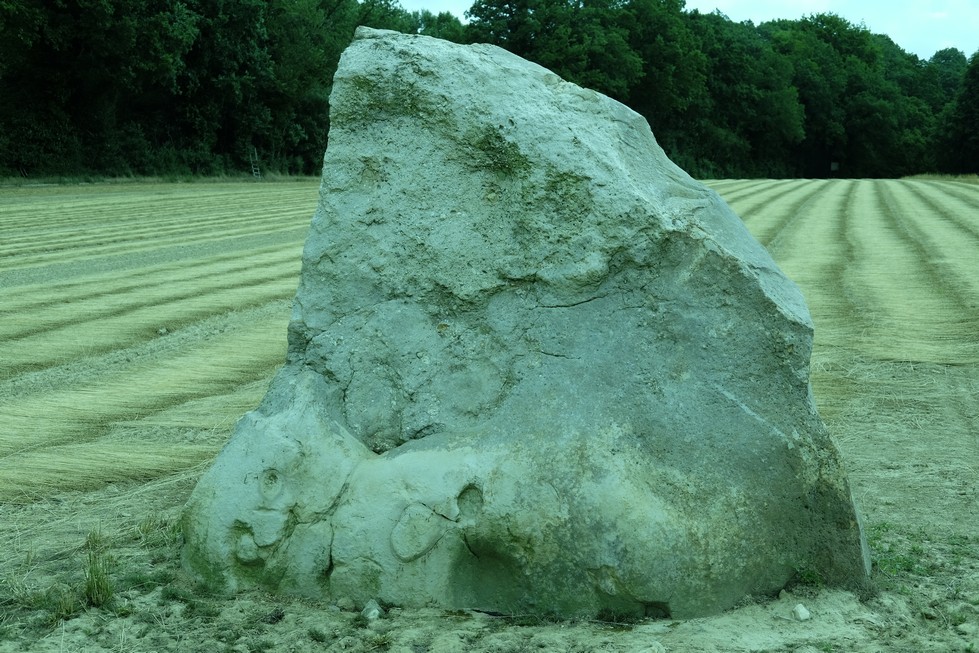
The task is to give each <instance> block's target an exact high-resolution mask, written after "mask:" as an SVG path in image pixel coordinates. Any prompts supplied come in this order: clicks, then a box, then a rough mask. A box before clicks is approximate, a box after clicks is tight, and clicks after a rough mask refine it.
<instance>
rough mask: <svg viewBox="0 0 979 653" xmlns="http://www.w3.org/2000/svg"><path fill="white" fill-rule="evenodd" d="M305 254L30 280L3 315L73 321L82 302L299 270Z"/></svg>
mask: <svg viewBox="0 0 979 653" xmlns="http://www.w3.org/2000/svg"><path fill="white" fill-rule="evenodd" d="M301 255H302V245H301V244H300V243H295V244H289V245H285V246H278V247H267V248H261V249H250V250H239V251H234V252H231V253H225V254H218V255H215V256H211V257H208V258H200V259H196V260H195V261H193V262H192V263H191V264H189V265H188V263H187V262H186V261H180V262H177V263H166V264H163V265H154V266H146V267H143V268H140V269H137V270H124V271H120V272H113V273H110V274H92V275H88V276H83V277H81V278H80V279H77V280H71V281H66V282H60V283H59V282H50V283H41V284H29V285H25V286H21V287H17V288H11V289H9V290H6V291H5V293H4V294H5V299H4V302H3V304H2V305H0V315H4V314H8V315H17V314H28V313H29V314H30V316H31V321H32V322H33V323H34V324H36V325H37V327H38V328H44V327H45V326H48V325H51V326H58V325H59V324H61V322H60V321H59V320H60V318H50V317H47V316H46V315H45V311H44V309H47V308H52V307H54V308H58V309H63V310H65V311H68V312H70V313H71V315H72V319H73V320H77V319H79V318H81V317H82V316H83V315H84V308H83V303H84V302H85V301H87V300H92V299H99V298H104V297H109V296H111V295H118V294H122V293H131V292H132V293H146V292H153V289H154V288H155V287H157V286H161V285H169V284H181V283H186V282H188V281H193V280H196V279H199V280H202V281H203V280H207V279H208V277H219V276H221V275H225V276H229V277H231V276H233V275H237V274H241V273H248V272H249V271H250V270H253V269H254V268H259V267H260V268H263V269H265V268H271V267H275V266H278V265H280V264H283V263H286V262H287V261H292V262H294V263H295V264H296V267H297V269H298V267H299V259H300V257H301ZM8 326H9V325H7V324H4V323H0V338H7V337H15V336H17V335H18V332H16V331H13V330H9V329H8V328H7V327H8Z"/></svg>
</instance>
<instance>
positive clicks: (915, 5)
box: [400, 0, 979, 59]
mask: <svg viewBox="0 0 979 653" xmlns="http://www.w3.org/2000/svg"><path fill="white" fill-rule="evenodd" d="M400 2H401V6H403V7H404V8H405V9H407V10H408V11H417V10H420V9H428V10H429V11H431V12H433V13H436V14H437V13H439V12H442V11H449V12H452V13H453V14H455V15H457V16H459V17H460V18H462V17H463V13H464V12H465V11H466V9H468V8H469V7H471V6H472V2H471V0H400ZM687 9H698V10H700V11H701V12H702V13H710V12H712V11H714V10H715V9H720V10H721V12H722V13H724V14H725V15H727V17H728V18H730V19H731V20H734V21H739V22H740V21H743V20H750V21H753V22H754V23H755V24H756V25H757V24H758V23H761V22H764V21H766V20H772V19H775V18H789V19H796V18H802V17H803V16H806V15H809V14H815V13H824V12H832V13H834V14H838V15H840V16H842V17H843V18H846V19H847V20H848V21H850V22H851V23H854V24H857V25H859V24H861V23H862V24H864V25H865V26H866V27H867V29H869V30H870V31H871V32H874V33H876V34H887V35H888V36H890V37H891V39H892V40H893V41H894V42H895V43H897V44H898V45H899V46H901V47H902V48H904V49H905V50H906V51H908V52H910V53H912V54H916V55H918V56H919V57H921V58H922V59H930V58H931V56H932V55H933V54H935V52H937V51H938V50H941V49H942V48H958V49H959V50H962V51H963V52H964V53H965V56H966V57H969V56H971V55H972V54H973V53H974V52H976V50H979V0H862V1H860V2H854V1H852V0H851V1H849V2H846V1H844V0H687Z"/></svg>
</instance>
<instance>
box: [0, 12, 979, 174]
mask: <svg viewBox="0 0 979 653" xmlns="http://www.w3.org/2000/svg"><path fill="white" fill-rule="evenodd" d="M468 16H469V18H470V22H469V24H467V25H463V24H462V23H461V21H459V19H457V18H456V17H454V16H452V15H451V14H448V13H441V14H438V15H435V14H433V13H431V12H428V11H420V12H414V13H409V12H407V11H405V10H404V9H403V8H402V7H401V5H399V4H398V2H397V1H396V0H0V174H24V175H39V174H72V175H77V174H85V173H90V172H92V173H98V174H166V173H196V174H209V173H220V172H233V171H242V172H244V171H247V170H248V169H249V168H248V158H249V156H250V155H251V154H252V153H253V152H257V153H258V155H259V158H260V160H261V162H262V166H263V168H264V169H272V170H280V171H284V172H306V173H312V172H315V171H316V170H317V169H318V168H319V166H320V164H321V158H322V152H323V150H324V148H325V147H326V146H327V142H326V141H327V134H328V128H329V106H328V104H329V92H330V87H331V84H332V78H333V74H334V72H335V70H336V65H337V61H338V60H339V57H340V53H341V52H342V50H343V49H344V48H345V47H346V46H347V44H349V42H350V39H351V37H352V35H353V32H354V29H355V27H356V26H357V25H361V24H362V25H368V26H371V27H379V28H387V29H395V30H400V31H403V32H409V33H419V34H426V35H430V36H436V37H440V38H445V39H449V40H452V41H457V42H473V41H485V42H490V43H495V44H497V45H501V46H503V47H505V48H507V49H509V50H511V51H512V52H514V53H516V54H518V55H520V56H523V57H526V58H528V59H531V60H533V61H536V62H538V63H540V64H542V65H544V66H546V67H548V68H550V69H552V70H554V71H555V72H557V73H558V74H560V75H562V76H563V77H565V78H566V79H569V80H571V81H574V82H577V83H579V84H582V85H584V86H588V87H591V88H594V89H596V90H599V91H602V92H604V93H607V94H609V95H611V96H612V97H615V98H617V99H619V100H622V101H624V102H626V103H627V104H628V105H629V106H631V107H632V108H633V109H635V110H637V111H638V112H640V113H641V114H642V115H643V116H645V117H646V118H647V120H648V121H649V122H650V124H651V126H652V128H653V131H654V133H655V134H656V137H657V139H658V140H659V142H660V143H661V144H662V145H663V147H664V148H665V149H666V151H667V152H668V153H669V154H670V156H671V157H673V158H674V160H676V161H677V162H678V163H680V164H681V165H682V166H684V167H685V168H687V169H688V170H689V171H691V172H692V173H694V174H698V175H705V176H706V175H709V176H721V175H724V176H731V175H739V176H745V175H767V176H772V175H793V176H795V175H806V176H824V175H828V174H830V173H831V170H830V164H831V163H833V162H836V163H838V164H839V165H840V166H841V169H840V170H839V174H844V175H850V176H881V175H886V176H897V175H902V174H907V173H911V172H921V171H926V170H930V169H939V170H946V171H966V170H969V171H974V170H975V168H976V138H977V134H979V128H977V125H976V119H977V118H976V111H977V109H976V107H977V106H979V98H977V87H979V81H977V79H976V78H977V76H979V72H977V71H976V67H977V66H976V63H975V57H973V59H972V60H969V61H968V62H967V61H966V58H965V55H964V54H962V53H961V52H959V51H958V50H954V49H946V50H940V51H939V52H936V53H935V55H934V56H933V57H932V58H931V59H930V60H928V61H922V60H920V59H918V58H917V57H915V56H914V55H911V54H908V53H907V52H905V51H904V50H902V49H901V48H900V47H899V46H898V45H896V44H895V43H894V42H893V41H891V40H890V39H889V38H887V37H886V36H883V35H874V34H871V33H870V32H869V31H868V30H867V29H866V28H865V27H863V26H858V25H853V24H851V23H849V22H847V21H846V20H844V19H842V18H840V17H839V16H836V15H833V14H817V15H813V16H809V17H806V18H803V19H801V20H795V21H788V20H784V21H774V22H770V23H764V24H762V25H759V26H757V27H756V26H754V25H752V24H751V23H748V22H746V23H733V22H731V21H730V20H729V19H727V18H726V17H725V16H723V15H722V14H718V13H715V14H708V15H704V14H700V13H699V12H696V11H693V12H686V11H685V10H684V2H683V0H476V3H475V4H474V5H473V7H472V8H471V9H470V11H469V12H468Z"/></svg>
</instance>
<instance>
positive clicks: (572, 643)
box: [0, 179, 979, 653]
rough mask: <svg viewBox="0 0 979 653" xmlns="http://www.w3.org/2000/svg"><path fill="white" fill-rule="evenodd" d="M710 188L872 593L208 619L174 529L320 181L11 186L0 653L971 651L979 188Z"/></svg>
mask: <svg viewBox="0 0 979 653" xmlns="http://www.w3.org/2000/svg"><path fill="white" fill-rule="evenodd" d="M711 185H712V186H713V187H714V188H715V189H716V190H717V191H718V192H719V193H720V194H721V195H722V196H723V197H725V198H726V199H727V200H728V202H729V203H730V204H731V205H732V206H733V207H734V209H735V210H736V211H737V212H738V213H739V214H740V215H741V216H742V217H743V219H744V220H745V222H746V224H747V225H748V227H749V228H750V229H751V230H752V232H753V233H754V234H755V235H756V237H757V238H758V239H759V240H760V241H761V242H762V243H763V244H764V245H765V246H766V247H768V248H769V250H770V251H771V252H772V254H773V255H774V257H775V259H776V260H777V261H778V262H779V264H780V265H781V266H782V268H783V269H784V270H785V272H786V273H787V274H788V275H789V276H790V277H791V278H793V279H794V280H796V281H797V282H798V283H799V285H800V286H801V287H802V289H803V292H804V293H805V295H806V297H807V299H808V301H809V305H810V309H811V311H812V314H813V318H814V321H815V324H816V348H815V353H814V356H813V361H812V371H813V386H814V393H815V396H816V401H817V403H818V405H819V407H820V410H821V412H822V415H823V418H824V419H825V420H826V422H827V424H828V425H829V427H830V430H831V431H832V432H833V433H834V435H835V437H836V439H837V442H838V443H839V446H840V448H841V449H842V451H843V454H844V458H845V460H846V462H847V465H848V467H849V470H850V475H851V481H852V484H853V487H854V491H855V493H856V496H857V500H858V502H859V504H860V507H861V508H862V511H863V513H864V516H865V518H866V526H867V531H868V535H869V539H870V542H871V546H872V548H873V556H874V572H873V574H874V581H875V583H876V586H877V588H878V591H876V592H875V593H872V594H870V595H867V596H855V595H852V594H849V593H846V592H841V591H836V590H830V589H827V588H824V587H822V586H821V585H820V579H819V578H818V575H813V574H811V575H807V576H805V577H804V578H803V582H802V583H801V584H799V585H797V586H795V587H793V588H791V590H790V591H789V592H785V593H783V595H782V596H780V597H746V598H745V601H744V604H743V606H742V607H740V608H738V609H737V610H734V611H732V612H729V613H727V614H724V615H721V616H719V617H715V618H711V619H696V620H691V621H686V622H680V621H671V620H660V621H647V622H639V623H603V622H574V623H550V622H543V621H540V620H538V619H529V618H525V617H522V616H520V615H509V616H499V615H487V614H481V613H478V612H468V611H460V612H453V613H444V612H440V611H434V610H433V611H417V610H412V611H409V610H403V611H402V610H396V609H392V610H390V611H388V612H387V613H385V614H384V615H383V616H382V617H381V618H380V619H378V620H374V621H370V620H366V619H364V618H363V617H362V616H361V615H359V614H358V613H356V612H352V611H348V610H345V609H343V608H345V607H347V606H334V605H330V604H325V603H323V604H321V603H316V602H311V601H306V600H301V599H290V598H283V597H274V596H267V595H263V594H260V593H246V594H242V595H240V596H238V597H236V598H234V599H224V598H220V597H216V596H212V595H209V594H208V593H207V591H206V589H205V588H202V587H197V586H194V585H192V584H191V583H190V582H189V581H187V580H186V579H184V578H183V577H182V576H181V574H180V571H179V547H180V529H179V517H180V510H181V506H182V504H183V502H184V501H185V500H186V498H187V496H188V494H189V492H190V490H191V488H192V487H193V485H194V483H195V480H196V478H197V477H198V475H199V474H200V473H201V472H202V470H203V469H204V468H205V467H206V466H207V465H208V463H209V461H210V460H211V459H212V457H213V456H214V455H215V453H216V452H217V451H218V450H219V449H220V447H221V446H222V445H223V443H224V442H225V441H226V439H227V437H228V435H229V433H230V430H231V427H232V425H233V423H234V421H235V420H236V419H237V418H238V417H239V416H240V415H241V414H242V413H244V412H245V411H247V410H248V409H250V408H251V407H253V406H254V405H255V404H256V403H257V402H258V400H259V399H260V398H261V397H262V395H263V393H264V390H265V387H266V385H267V383H268V381H269V379H270V377H271V375H272V374H273V373H274V371H275V369H276V368H277V366H278V365H279V364H280V363H281V362H282V360H283V358H284V354H285V337H286V324H287V322H288V318H289V312H290V300H291V297H292V295H293V293H294V291H295V288H296V285H297V282H298V273H299V265H300V255H301V251H302V245H303V240H304V236H305V231H306V227H307V225H308V223H309V220H310V218H311V216H312V213H313V211H314V209H315V206H316V201H317V181H316V180H308V179H307V180H299V181H289V182H286V181H283V182H275V183H272V182H222V183H196V184H157V183H139V182H130V183H120V184H94V185H77V186H43V187H4V188H0V524H2V528H0V548H2V550H3V553H4V555H3V557H2V559H0V653H3V652H14V651H119V652H126V651H140V652H150V651H208V652H209V653H215V652H218V651H229V652H230V651H234V652H254V651H270V652H271V651H295V652H303V653H305V652H312V651H350V652H354V653H361V652H367V651H392V652H397V653H422V652H426V651H431V652H433V653H435V652H441V653H449V652H460V653H461V652H468V651H474V652H486V653H489V652H493V653H507V652H514V653H516V652H519V651H561V652H575V653H587V652H590V651H595V652H599V651H603V652H604V651H621V652H626V651H636V652H638V651H650V652H652V651H671V652H681V651H682V652H688V653H693V652H710V651H718V652H735V651H795V652H798V653H812V652H815V651H838V652H844V651H847V652H849V651H855V652H871V651H943V652H944V651H973V650H979V503H977V502H979V480H977V479H979V185H977V184H974V183H965V182H962V181H956V180H951V179H934V180H929V179H920V180H919V179H916V180H885V181H880V180H822V181H807V180H788V181H774V180H756V181H736V180H728V181H716V182H711ZM800 604H801V605H802V606H804V608H805V611H802V610H799V609H798V608H797V606H798V605H800ZM806 613H807V614H808V617H809V618H808V619H804V620H802V619H799V618H798V617H799V616H800V615H801V616H806Z"/></svg>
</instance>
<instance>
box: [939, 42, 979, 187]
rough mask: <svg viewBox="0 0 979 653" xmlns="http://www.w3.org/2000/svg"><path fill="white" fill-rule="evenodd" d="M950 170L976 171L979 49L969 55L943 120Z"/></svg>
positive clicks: (978, 158)
mask: <svg viewBox="0 0 979 653" xmlns="http://www.w3.org/2000/svg"><path fill="white" fill-rule="evenodd" d="M947 128H948V130H949V138H948V140H947V141H946V143H947V145H948V146H949V148H950V150H949V156H948V158H947V162H948V168H949V171H950V172H955V173H967V174H976V173H979V51H977V52H976V53H975V54H973V55H972V58H971V59H969V64H968V67H967V68H966V70H965V75H964V77H963V79H962V85H961V87H960V89H959V93H958V96H957V97H956V99H955V102H954V104H953V105H952V106H951V108H950V111H949V121H948V124H947Z"/></svg>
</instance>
